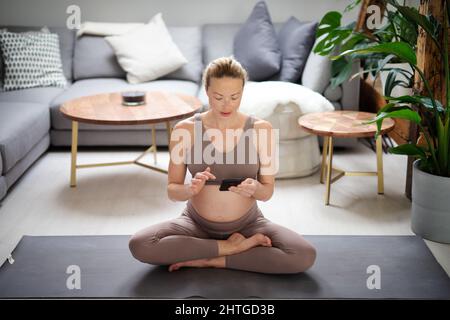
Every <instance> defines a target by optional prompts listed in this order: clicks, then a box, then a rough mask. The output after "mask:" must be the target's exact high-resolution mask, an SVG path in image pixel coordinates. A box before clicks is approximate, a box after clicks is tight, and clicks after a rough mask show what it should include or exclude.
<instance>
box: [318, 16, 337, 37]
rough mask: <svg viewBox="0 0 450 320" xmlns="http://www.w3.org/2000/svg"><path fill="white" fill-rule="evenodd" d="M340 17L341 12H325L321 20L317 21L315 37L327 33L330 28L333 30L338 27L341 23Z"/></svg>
mask: <svg viewBox="0 0 450 320" xmlns="http://www.w3.org/2000/svg"><path fill="white" fill-rule="evenodd" d="M341 18H342V14H340V13H339V12H337V11H330V12H327V14H325V15H324V16H323V18H322V20H320V22H319V25H318V27H317V31H316V38H319V37H320V36H322V35H323V34H325V33H328V32H330V31H331V30H334V29H335V28H337V27H339V26H340V25H341Z"/></svg>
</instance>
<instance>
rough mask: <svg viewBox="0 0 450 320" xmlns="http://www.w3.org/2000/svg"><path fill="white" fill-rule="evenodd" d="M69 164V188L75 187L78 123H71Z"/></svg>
mask: <svg viewBox="0 0 450 320" xmlns="http://www.w3.org/2000/svg"><path fill="white" fill-rule="evenodd" d="M71 149H72V150H71V164H70V186H71V187H72V188H73V187H76V186H77V149H78V122H77V121H72V148H71Z"/></svg>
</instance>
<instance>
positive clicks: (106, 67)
mask: <svg viewBox="0 0 450 320" xmlns="http://www.w3.org/2000/svg"><path fill="white" fill-rule="evenodd" d="M167 28H168V30H169V32H170V34H171V36H172V39H173V41H174V42H175V44H176V45H177V46H178V48H179V49H180V51H181V52H182V53H183V55H184V56H185V57H186V59H187V60H188V61H189V62H188V63H187V64H186V65H184V66H183V67H181V68H179V69H178V70H176V71H174V72H172V73H170V74H168V75H166V76H164V77H162V78H161V79H176V80H189V81H194V82H200V80H201V72H202V69H203V63H202V56H201V43H202V39H201V29H200V27H167ZM73 73H74V79H75V80H80V79H87V78H125V77H126V73H125V71H124V70H123V69H122V67H121V66H120V65H119V63H118V62H117V58H116V56H115V54H114V51H113V49H112V47H111V46H110V45H109V43H108V42H107V41H106V40H105V39H104V37H99V36H91V35H83V36H81V37H78V38H77V39H76V40H75V50H74V62H73Z"/></svg>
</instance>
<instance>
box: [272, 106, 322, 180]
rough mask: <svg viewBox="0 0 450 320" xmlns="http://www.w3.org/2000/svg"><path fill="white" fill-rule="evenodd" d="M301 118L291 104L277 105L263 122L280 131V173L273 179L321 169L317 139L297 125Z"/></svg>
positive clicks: (301, 174) (304, 174)
mask: <svg viewBox="0 0 450 320" xmlns="http://www.w3.org/2000/svg"><path fill="white" fill-rule="evenodd" d="M301 115H302V113H301V112H300V111H299V108H298V107H297V106H296V105H295V104H294V103H288V104H279V105H278V106H277V107H276V108H275V109H274V112H273V113H272V114H271V115H270V116H269V117H267V118H265V119H264V120H267V121H269V122H270V123H271V124H272V127H273V128H274V129H278V130H279V131H278V132H279V139H280V141H279V142H280V144H279V161H280V163H279V170H278V173H277V175H276V176H275V177H276V178H277V179H280V178H297V177H304V176H308V175H311V174H313V173H315V172H316V171H318V170H319V168H320V160H321V159H320V150H319V142H318V138H317V136H315V135H311V134H309V133H307V132H305V131H304V130H302V129H300V128H299V126H298V118H299V117H300V116H301Z"/></svg>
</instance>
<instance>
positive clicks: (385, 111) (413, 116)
mask: <svg viewBox="0 0 450 320" xmlns="http://www.w3.org/2000/svg"><path fill="white" fill-rule="evenodd" d="M386 118H400V119H406V120H409V121H412V122H414V123H417V124H420V121H421V118H420V115H419V113H418V112H417V111H414V110H412V109H411V108H410V107H408V106H395V104H393V103H389V104H387V105H386V106H384V107H383V108H382V109H381V110H380V111H378V114H377V116H376V117H375V118H374V119H372V120H369V121H366V122H364V123H367V124H370V123H374V122H379V121H380V120H384V119H386Z"/></svg>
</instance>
